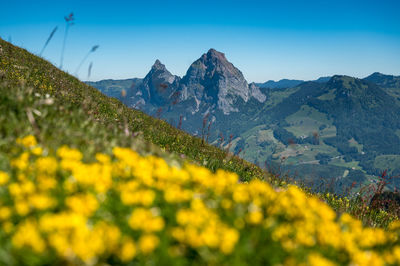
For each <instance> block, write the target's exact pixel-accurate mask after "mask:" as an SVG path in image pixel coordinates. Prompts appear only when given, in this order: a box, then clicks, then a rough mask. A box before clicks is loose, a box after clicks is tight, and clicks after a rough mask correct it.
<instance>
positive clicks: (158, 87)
mask: <svg viewBox="0 0 400 266" xmlns="http://www.w3.org/2000/svg"><path fill="white" fill-rule="evenodd" d="M179 81H180V78H179V77H178V76H175V75H172V74H171V72H169V71H168V70H167V68H166V67H165V65H163V64H162V63H161V62H160V61H159V60H158V59H157V60H156V61H155V63H154V65H153V66H152V67H151V70H150V72H149V73H148V74H147V75H146V76H145V77H144V79H143V82H142V83H141V84H140V85H139V86H137V87H136V94H135V95H134V96H133V97H132V100H133V103H134V106H135V105H136V106H137V105H139V104H140V105H143V106H144V107H145V108H146V106H147V105H150V106H151V105H153V106H162V105H165V104H167V103H168V102H169V99H170V97H171V95H172V94H173V93H174V92H175V91H176V90H177V89H178V86H179ZM147 108H149V107H147Z"/></svg>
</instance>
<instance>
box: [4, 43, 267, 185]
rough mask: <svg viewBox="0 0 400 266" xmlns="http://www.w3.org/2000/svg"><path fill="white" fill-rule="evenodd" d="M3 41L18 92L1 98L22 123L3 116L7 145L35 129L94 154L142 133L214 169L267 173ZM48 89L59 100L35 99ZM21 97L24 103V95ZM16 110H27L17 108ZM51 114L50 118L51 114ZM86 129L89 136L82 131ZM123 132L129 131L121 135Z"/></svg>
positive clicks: (245, 176) (9, 78)
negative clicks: (30, 118)
mask: <svg viewBox="0 0 400 266" xmlns="http://www.w3.org/2000/svg"><path fill="white" fill-rule="evenodd" d="M0 46H1V57H0V66H1V68H0V69H1V79H2V81H3V82H2V90H3V91H12V92H13V93H11V94H10V93H2V96H1V97H4V98H3V100H2V106H1V108H4V109H5V110H4V112H3V114H5V113H7V112H8V113H10V114H11V116H10V117H13V116H16V117H15V123H16V124H18V125H15V127H10V125H9V123H4V121H5V120H9V117H8V116H2V118H1V119H3V121H2V123H1V125H0V127H3V128H5V127H6V128H5V129H3V132H4V133H3V136H2V137H3V138H4V144H3V147H4V146H5V144H6V143H8V142H12V141H13V140H15V137H16V136H20V135H21V134H23V133H25V134H26V133H27V132H29V131H31V130H34V131H33V132H34V133H35V136H36V137H37V138H38V139H39V140H41V141H43V142H45V143H46V145H55V144H58V145H60V144H73V145H74V146H76V147H82V148H89V146H90V145H91V146H90V147H91V148H89V149H93V151H92V153H94V152H96V151H97V150H101V149H102V148H103V147H107V146H112V145H111V144H117V145H121V144H127V143H130V142H135V139H136V138H135V137H131V135H135V136H136V135H139V136H141V137H142V138H143V139H144V140H145V141H147V142H148V143H153V144H155V145H157V146H158V147H161V148H162V149H164V150H166V151H170V152H172V153H175V154H177V155H181V156H182V157H186V158H188V159H190V160H192V161H194V162H196V163H199V164H202V165H204V166H206V167H207V168H209V169H211V170H213V171H215V170H216V169H220V168H222V169H225V170H228V171H232V172H235V173H237V174H238V175H239V176H240V177H241V179H242V180H250V179H252V178H263V173H262V171H261V170H260V169H259V168H258V167H256V166H255V165H253V164H250V163H248V162H246V161H243V160H241V159H239V158H238V157H232V156H228V154H227V153H225V152H224V151H221V150H220V149H218V148H216V147H214V146H211V145H207V144H204V143H202V141H201V139H198V138H194V137H192V136H190V135H189V134H187V133H185V132H183V131H180V130H178V129H176V128H174V127H172V126H170V125H169V124H168V123H166V122H164V121H161V120H158V119H154V118H152V117H150V116H148V115H146V114H144V113H142V112H140V111H137V110H133V109H130V108H128V107H126V106H125V105H124V104H122V103H121V102H119V101H118V100H116V99H110V98H109V97H107V96H105V95H104V94H102V93H100V92H99V91H98V90H97V89H95V88H93V87H90V86H88V85H86V84H84V83H82V82H80V81H79V80H78V79H76V78H74V77H72V76H70V75H68V74H66V73H64V72H62V71H60V70H59V69H57V68H56V67H54V66H53V65H52V64H50V63H48V62H46V61H45V60H42V59H40V58H38V57H36V56H34V55H32V54H30V53H28V52H27V51H25V50H23V49H20V48H17V47H14V46H13V45H11V44H9V43H7V42H5V41H3V40H0ZM17 88H18V89H17ZM18 90H20V92H18ZM26 94H28V95H26ZM35 94H39V95H40V96H39V97H38V96H35ZM46 94H48V95H49V97H51V98H52V99H53V100H54V103H53V104H52V105H51V106H50V107H49V106H47V105H43V104H42V105H40V103H36V102H35V101H36V100H38V101H39V102H40V100H39V99H38V98H40V97H42V98H43V97H45V95H46ZM13 97H14V98H15V101H16V103H14V104H11V102H13V99H10V98H13ZM21 98H22V99H23V100H22V102H21V101H20V100H19V99H21ZM43 100H44V99H42V101H43ZM25 101H26V102H25ZM30 105H34V106H30ZM42 108H52V111H46V112H45V111H42ZM28 109H29V110H30V111H29V110H28ZM15 110H25V111H22V112H18V113H14V111H15ZM34 110H38V111H39V112H40V113H42V115H38V113H35V112H34ZM27 113H30V114H31V115H30V116H32V117H33V118H34V120H35V123H31V122H30V121H29V120H28V119H27ZM47 114H49V115H50V117H46V115H47ZM21 121H23V123H22V124H21ZM82 121H85V122H82ZM63 123H64V125H62V124H63ZM94 123H95V124H96V125H95V126H94V125H93V124H94ZM86 133H87V135H85V136H82V135H83V134H86ZM122 135H127V136H125V137H123V138H121V137H120V136H122ZM76 137H78V138H76ZM122 140H123V141H122ZM89 144H90V145H89ZM93 144H95V145H93ZM0 147H1V146H0ZM1 149H3V148H1Z"/></svg>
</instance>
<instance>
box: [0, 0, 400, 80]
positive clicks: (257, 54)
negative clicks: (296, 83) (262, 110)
mask: <svg viewBox="0 0 400 266" xmlns="http://www.w3.org/2000/svg"><path fill="white" fill-rule="evenodd" d="M70 12H74V15H75V25H74V26H72V27H71V28H70V31H69V35H68V39H67V46H66V50H65V59H64V69H65V70H67V71H68V72H70V73H74V72H75V70H76V69H77V67H78V65H79V63H80V61H81V60H82V59H83V58H84V57H85V55H86V54H87V53H88V51H89V50H90V48H91V47H92V46H93V45H96V44H98V45H100V48H99V49H98V50H97V51H96V52H95V53H93V54H90V56H89V58H88V60H87V61H86V62H85V64H84V65H83V66H82V68H81V69H80V71H79V73H78V75H79V78H81V79H83V80H86V79H87V69H88V65H89V63H90V62H93V69H92V76H91V78H90V79H91V80H99V79H106V78H113V79H120V78H131V77H144V76H145V75H146V73H147V72H148V71H149V69H150V67H151V66H152V64H153V63H154V61H155V60H156V59H160V61H161V62H162V63H164V64H165V65H166V67H167V68H168V69H169V70H170V71H171V72H172V73H173V74H176V75H180V76H183V75H184V74H185V72H186V70H187V68H188V67H189V65H190V64H191V63H192V62H193V61H194V60H196V59H197V58H199V57H200V56H201V54H203V53H205V52H206V51H207V50H208V49H209V48H215V49H217V50H219V51H221V52H224V53H225V54H226V57H227V58H228V60H230V61H231V62H232V63H233V64H234V65H235V66H236V67H238V68H239V69H240V70H241V71H242V72H243V74H244V76H245V78H246V79H247V80H248V81H249V82H252V81H256V82H263V81H267V80H270V79H274V80H278V79H281V78H291V79H315V78H318V77H320V76H327V75H333V74H345V75H350V76H355V77H365V76H367V75H369V74H371V73H372V72H375V71H379V72H383V73H386V74H394V75H400V15H399V13H400V1H397V0H376V1H371V0H364V1H354V0H347V1H344V0H337V1H330V0H326V1H323V0H322V1H307V0H303V1H289V0H281V1H278V0H275V1H268V0H266V1H255V0H247V1H238V0H230V1H225V0H223V1H217V0H214V1H211V0H196V1H192V0H186V1H174V0H172V1H166V0H164V1H157V0H153V1H144V0H143V1H116V0H115V1H75V0H71V1H18V0H13V1H2V4H1V10H0V37H1V38H3V39H5V40H10V39H11V41H12V42H13V43H14V44H16V45H18V46H22V47H24V48H26V49H28V50H29V51H31V52H33V53H37V54H38V53H39V52H40V50H41V49H42V47H43V45H44V43H45V41H46V39H47V37H48V35H49V34H50V32H51V31H52V29H53V28H54V27H55V26H58V30H57V32H56V34H55V35H54V38H53V39H52V41H51V42H50V44H49V46H48V47H47V48H46V50H45V52H44V53H43V57H45V58H46V59H47V60H49V61H51V62H52V63H54V64H55V65H57V66H58V65H59V64H60V54H61V47H62V40H63V36H64V30H65V22H64V16H65V15H68V14H69V13H70Z"/></svg>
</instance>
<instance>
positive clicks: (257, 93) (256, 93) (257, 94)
mask: <svg viewBox="0 0 400 266" xmlns="http://www.w3.org/2000/svg"><path fill="white" fill-rule="evenodd" d="M249 89H250V96H251V97H253V98H255V99H256V100H257V101H259V102H260V103H263V102H265V100H266V99H267V96H265V94H263V93H262V92H261V90H260V88H259V87H258V86H257V85H256V84H255V83H254V82H252V83H251V84H250V85H249Z"/></svg>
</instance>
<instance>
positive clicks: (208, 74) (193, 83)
mask: <svg viewBox="0 0 400 266" xmlns="http://www.w3.org/2000/svg"><path fill="white" fill-rule="evenodd" d="M181 88H182V97H183V99H184V100H185V99H189V98H193V99H194V100H195V102H196V104H197V106H196V108H195V111H198V110H199V107H200V104H206V105H208V106H213V105H215V106H216V107H217V109H219V110H221V111H222V112H223V113H224V114H229V113H230V112H238V109H237V108H236V107H235V103H236V102H237V101H238V100H239V99H240V100H243V101H245V102H247V101H248V99H249V97H250V91H249V86H248V84H247V81H246V80H245V79H244V77H243V74H242V72H240V70H239V69H237V68H236V67H235V66H234V65H233V64H232V63H230V62H229V61H228V60H227V59H226V57H225V55H224V54H223V53H221V52H218V51H216V50H215V49H210V50H209V51H208V52H207V53H205V54H203V55H202V56H201V57H200V58H199V59H198V60H196V61H195V62H194V63H193V64H192V65H191V66H190V67H189V69H188V71H187V73H186V75H185V76H184V77H183V78H182V82H181Z"/></svg>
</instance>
